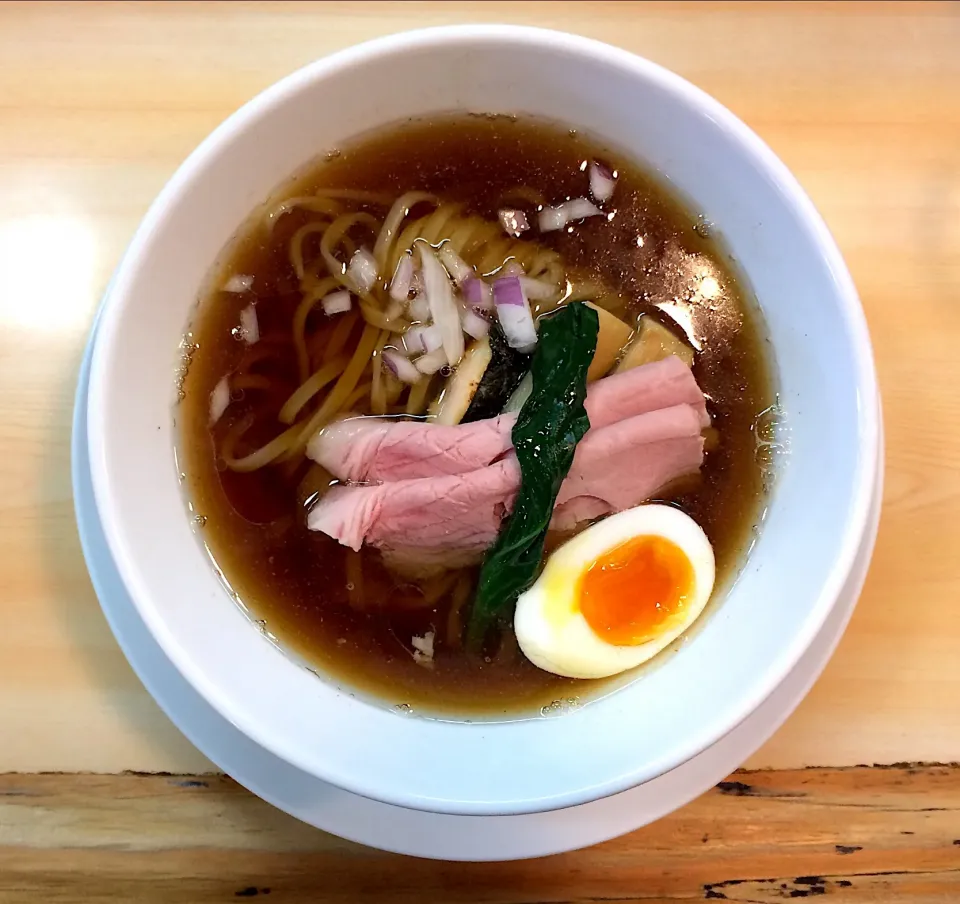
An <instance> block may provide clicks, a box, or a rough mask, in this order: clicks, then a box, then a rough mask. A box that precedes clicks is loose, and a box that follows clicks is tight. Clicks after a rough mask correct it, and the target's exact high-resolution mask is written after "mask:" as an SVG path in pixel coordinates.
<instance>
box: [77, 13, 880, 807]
mask: <svg viewBox="0 0 960 904" xmlns="http://www.w3.org/2000/svg"><path fill="white" fill-rule="evenodd" d="M452 111H466V112H480V113H483V112H498V113H528V114H533V115H536V116H539V117H543V118H547V119H552V120H555V121H559V122H562V123H565V124H569V125H570V126H571V127H576V128H577V129H581V130H584V131H585V132H587V133H589V134H591V135H593V136H596V138H597V139H599V140H600V141H602V142H604V143H606V144H608V145H610V146H614V147H617V148H619V149H621V150H622V151H624V152H626V153H627V154H629V155H630V156H632V157H635V158H637V159H638V160H639V161H641V162H642V163H643V164H645V165H646V166H647V167H648V168H650V169H652V170H655V171H656V172H658V173H659V174H660V175H661V177H662V178H663V179H664V180H667V181H668V182H669V183H670V184H671V185H672V186H673V187H674V188H675V189H676V190H677V191H678V192H679V193H680V194H681V195H683V196H684V197H685V198H686V199H687V200H688V202H689V203H690V204H692V205H693V206H694V208H695V209H696V210H697V211H698V212H699V213H700V214H701V215H702V216H703V217H704V218H705V220H707V221H709V222H710V223H712V224H714V227H715V228H716V229H718V230H719V231H720V233H721V234H722V236H723V239H724V244H725V246H726V248H727V249H729V251H730V253H731V254H732V256H733V257H734V258H735V260H736V262H737V264H738V267H739V269H740V271H741V273H742V274H743V276H744V278H745V280H746V281H747V283H748V284H749V286H750V288H751V289H752V291H753V292H754V293H755V295H756V297H757V299H758V302H759V305H760V307H761V309H762V313H763V315H764V318H765V321H766V326H767V329H768V332H769V337H770V341H771V344H772V349H773V357H774V359H775V366H776V371H777V380H778V387H779V404H780V407H781V410H782V412H783V417H784V421H783V425H782V428H783V431H784V432H783V433H782V435H781V437H780V443H781V446H782V447H783V448H784V449H786V451H785V453H784V454H782V455H781V456H779V458H778V462H777V473H776V477H775V481H774V488H773V491H772V493H771V495H770V498H769V504H768V507H767V509H766V512H765V516H764V519H763V525H762V530H759V531H758V533H757V538H756V542H755V544H754V546H753V548H752V550H751V552H750V554H749V556H748V557H747V558H746V560H745V562H744V564H743V566H742V569H741V571H740V573H739V576H738V578H737V580H736V582H735V583H734V585H733V586H732V587H731V588H730V589H729V591H728V592H727V594H726V596H725V598H724V599H723V600H722V603H721V605H719V606H718V607H716V611H715V612H714V613H713V614H712V615H711V617H710V618H709V619H708V620H706V621H705V623H704V624H703V625H702V627H701V628H700V630H698V631H696V632H695V633H694V634H693V635H692V636H691V637H689V638H687V639H686V640H685V641H684V642H683V643H682V644H681V645H680V648H679V650H678V651H677V652H676V653H675V655H672V656H669V657H665V658H663V659H662V661H659V662H658V663H657V664H656V666H655V667H654V668H651V669H649V670H647V671H646V672H645V673H644V674H643V675H642V677H641V678H639V679H637V680H634V681H632V682H629V683H627V684H626V685H625V686H624V687H622V688H620V689H619V690H618V691H617V692H616V693H612V694H609V695H608V696H606V697H602V698H599V699H596V700H594V701H592V702H590V703H589V704H588V705H585V706H582V707H579V708H576V709H573V710H570V711H564V712H561V713H560V714H553V715H549V716H547V715H534V716H531V717H530V718H527V719H518V720H513V721H501V722H497V721H483V720H480V721H472V722H471V721H466V720H457V719H447V720H440V719H429V718H422V717H418V716H416V715H405V714H403V712H401V711H397V710H396V709H393V708H391V706H390V705H389V703H390V702H400V701H385V702H384V704H383V705H379V704H377V703H376V702H371V701H368V700H364V699H361V698H360V697H359V696H358V695H356V694H355V693H353V692H352V690H351V688H349V687H345V686H344V687H340V686H338V684H337V682H336V681H334V680H333V679H332V678H325V677H324V676H323V675H319V676H318V675H317V674H316V673H314V672H313V671H310V670H308V669H307V668H306V667H305V666H304V664H303V663H301V662H299V661H297V660H296V658H294V657H291V656H288V655H286V654H285V653H284V651H283V650H281V649H279V648H278V647H277V646H275V645H273V644H271V643H269V642H268V641H267V640H266V639H265V638H264V637H263V636H261V634H260V632H259V631H258V630H257V629H256V627H255V626H254V625H253V623H252V622H251V620H250V618H249V617H248V615H246V614H245V613H244V612H243V611H242V609H241V608H240V607H239V606H238V605H237V603H236V601H235V600H234V599H233V598H231V594H230V593H229V591H228V589H227V588H226V587H225V585H224V582H223V581H222V580H221V579H220V577H219V576H218V574H217V573H216V571H215V569H214V567H213V566H212V564H211V562H210V559H209V558H208V556H207V555H206V554H205V552H204V549H203V547H202V545H201V544H200V543H199V542H198V541H197V537H196V536H195V529H194V527H195V526H194V525H193V524H192V523H191V520H192V519H191V517H190V515H189V513H188V510H187V506H186V503H185V499H184V496H183V491H182V488H181V482H180V479H179V473H178V471H179V469H178V467H177V464H176V461H175V455H174V447H175V440H176V427H175V419H176V413H177V409H176V379H175V377H176V372H177V368H178V366H179V365H180V355H181V352H180V342H181V338H182V336H183V334H184V331H185V329H186V328H187V324H188V323H189V321H190V318H191V315H192V314H193V312H194V310H195V307H196V305H197V302H198V298H199V295H200V292H201V287H202V286H203V284H204V282H205V278H206V276H207V274H208V273H209V271H210V270H211V267H212V266H213V265H214V263H215V262H216V261H217V259H218V256H219V255H220V254H221V252H222V250H223V249H224V247H225V245H226V244H227V243H228V241H229V240H230V238H231V237H232V236H233V234H234V233H235V231H236V230H237V229H238V227H239V226H240V225H241V223H243V221H244V220H245V219H246V217H247V216H248V215H249V213H250V212H251V211H252V210H253V209H254V208H255V207H256V206H257V205H259V204H261V203H262V202H263V201H264V200H265V199H266V198H267V197H268V196H269V195H271V193H272V192H273V191H274V190H275V189H276V188H277V186H279V185H280V184H281V183H283V182H284V181H285V180H287V179H288V178H289V177H290V176H291V175H292V174H293V173H295V172H296V171H298V170H300V169H301V168H302V167H303V166H304V165H305V164H306V163H308V162H309V161H310V160H312V159H314V158H316V157H317V155H318V154H320V153H322V152H324V151H325V150H328V149H330V148H334V147H336V146H337V145H339V144H341V143H342V142H344V141H347V140H349V139H351V138H352V137H354V136H357V135H361V134H363V133H366V132H369V131H370V130H371V129H374V128H375V127H378V126H381V125H385V124H388V123H393V122H396V121H398V120H403V119H405V118H409V117H416V116H420V115H424V114H428V113H434V112H452ZM878 412H879V405H878V397H877V386H876V379H875V375H874V370H873V363H872V357H871V349H870V344H869V337H868V335H867V331H866V327H865V323H864V318H863V314H862V311H861V308H860V305H859V302H858V299H857V295H856V291H855V289H854V286H853V284H852V282H851V280H850V277H849V275H848V273H847V270H846V268H845V266H844V264H843V261H842V259H841V257H840V254H839V252H838V251H837V248H836V246H835V244H834V242H833V240H832V239H831V237H830V235H829V233H828V231H827V229H826V227H825V226H824V224H823V222H822V220H821V219H820V217H819V216H818V215H817V213H816V211H815V210H814V208H813V206H812V204H811V203H810V201H809V200H808V198H807V197H806V195H805V194H804V193H803V191H802V190H801V188H800V187H799V185H798V184H797V182H796V181H795V180H794V178H793V177H792V176H791V175H790V174H789V172H788V171H787V170H786V168H785V167H784V166H783V164H782V163H780V162H779V161H778V160H777V158H776V157H775V156H774V155H773V154H772V153H771V151H770V150H769V149H768V148H767V147H766V146H765V145H764V144H763V143H762V142H761V141H760V140H759V138H757V136H756V135H754V134H753V133H752V132H751V131H750V130H749V129H748V128H747V127H746V126H745V125H744V124H743V123H741V122H740V121H739V120H738V119H736V118H735V117H734V116H733V115H732V114H731V113H730V112H728V111H727V110H726V109H724V108H723V107H722V106H721V105H719V104H718V103H717V102H716V101H714V100H712V99H711V98H710V97H708V96H707V95H705V94H704V93H702V92H701V91H699V90H698V89H697V88H695V87H693V86H692V85H690V84H689V83H687V82H685V81H684V80H683V79H681V78H679V77H677V76H676V75H673V74H671V73H669V72H667V71H665V70H663V69H662V68H660V67H658V66H656V65H654V64H653V63H650V62H648V61H646V60H643V59H641V58H639V57H636V56H634V55H632V54H629V53H627V52H625V51H622V50H618V49H616V48H613V47H609V46H606V45H603V44H599V43H597V42H594V41H590V40H586V39H583V38H578V37H573V36H570V35H565V34H560V33H556V32H550V31H543V30H538V29H527V28H514V27H499V26H466V27H456V28H441V29H428V30H423V31H416V32H411V33H408V34H403V35H398V36H394V37H389V38H385V39H381V40H377V41H373V42H371V43H368V44H364V45H361V46H359V47H356V48H352V49H349V50H346V51H343V52H341V53H337V54H335V55H333V56H331V57H328V58H326V59H323V60H320V61H318V62H317V63H314V64H312V65H310V66H307V67H306V68H304V69H302V70H300V71H298V72H296V73H294V74H293V75H291V76H289V77H288V78H286V79H284V80H282V81H281V82H279V83H278V84H276V85H274V86H273V87H272V88H269V89H268V90H267V91H265V92H264V93H263V94H261V95H260V96H258V97H256V98H255V99H254V100H252V101H251V102H250V103H249V104H247V105H246V106H245V107H243V108H242V109H241V110H239V111H238V112H237V113H235V114H234V115H233V116H231V117H230V118H229V119H228V120H227V121H226V122H224V123H223V125H221V126H220V127H219V128H218V129H217V130H216V131H215V132H214V133H213V134H212V135H210V137H209V138H207V139H206V140H205V141H204V142H203V144H201V145H200V147H199V148H198V149H197V150H196V151H195V152H194V153H193V154H192V155H191V156H190V157H189V158H188V159H187V161H186V162H185V163H184V164H183V166H182V167H181V168H180V169H179V170H178V171H177V173H176V174H175V175H174V177H173V178H172V179H171V180H170V182H169V183H168V184H167V186H166V187H165V188H164V189H163V191H162V192H161V194H160V195H159V197H158V198H157V200H156V201H155V202H154V204H153V206H152V207H151V209H150V211H149V212H148V214H147V216H146V217H145V219H144V221H143V223H142V225H141V226H140V228H139V230H138V231H137V233H136V236H135V237H134V239H133V242H132V243H131V245H130V248H129V250H128V251H127V253H126V255H125V257H124V259H123V261H122V263H121V265H120V267H119V269H118V271H117V273H116V275H115V278H114V280H113V283H112V286H111V289H110V291H109V293H108V295H107V297H106V299H105V301H104V306H103V309H102V314H101V318H100V325H99V330H98V334H97V339H96V345H95V348H94V354H93V361H92V369H91V379H90V395H89V408H88V429H89V437H90V440H89V448H90V460H91V468H92V478H93V485H94V490H95V496H96V504H97V509H98V512H99V515H100V517H101V519H102V523H103V527H104V532H105V534H106V537H107V541H108V544H109V547H110V550H111V553H112V555H113V557H114V559H115V562H116V564H117V567H118V570H119V572H120V574H121V576H122V579H123V581H124V584H125V585H126V588H127V590H128V591H129V593H130V596H131V598H132V600H133V601H134V604H135V606H136V607H137V610H138V612H139V614H140V616H141V617H142V618H143V620H144V623H145V624H146V626H147V627H148V629H149V630H150V632H151V633H152V634H153V636H154V637H155V638H156V640H157V641H158V643H159V644H160V646H161V647H162V648H163V650H164V652H165V653H166V655H167V656H168V657H169V659H170V661H171V662H172V663H173V664H174V665H175V666H176V668H177V669H178V670H179V671H180V673H181V674H182V675H183V676H184V677H185V678H186V679H187V681H189V682H190V684H191V685H192V686H193V687H194V688H195V689H196V690H197V691H198V692H199V693H200V694H201V695H202V696H203V697H204V698H205V699H206V700H207V701H208V702H209V703H210V704H211V705H212V706H213V707H214V708H215V709H216V710H217V711H218V712H219V713H221V714H222V715H223V716H224V717H225V718H227V719H228V720H229V721H230V722H231V723H233V724H234V725H235V726H237V727H238V728H239V729H240V730H241V731H243V732H244V733H245V734H247V735H248V736H249V737H250V738H252V739H253V740H254V741H256V742H257V743H259V744H260V745H262V746H263V747H264V748H266V749H267V750H269V751H271V752H272V753H274V754H276V755H277V756H279V757H281V758H282V759H284V760H285V761H287V762H289V763H291V764H293V765H295V766H297V767H299V768H300V769H302V770H304V771H306V772H307V773H309V774H311V775H314V776H316V777H318V778H320V779H322V780H324V781H327V782H331V783H333V784H335V785H338V786H340V787H342V788H344V789H347V790H349V791H352V792H355V793H357V794H361V795H364V796H367V797H370V798H373V799H376V800H380V801H384V802H387V803H391V804H396V805H400V806H404V807H410V808H416V809H423V810H428V811H433V812H439V813H459V814H472V815H494V814H517V813H525V812H535V811H544V810H550V809H556V808H561V807H568V806H572V805H576V804H579V803H583V802H585V801H588V800H592V799H596V798H600V797H603V796H606V795H610V794H614V793H616V792H619V791H622V790H624V789H626V788H629V787H632V786H634V785H637V784H639V783H641V782H644V781H647V780H649V779H651V778H653V777H655V776H658V775H660V774H663V773H664V772H666V771H668V770H670V769H671V768H673V767H675V766H677V765H679V764H680V763H683V762H685V761H686V760H688V759H690V758H691V757H693V756H695V755H696V754H697V753H699V752H700V751H702V750H704V749H706V748H707V747H709V746H710V745H711V744H712V743H714V742H715V741H716V740H717V739H719V738H720V737H722V736H723V735H724V734H726V733H727V732H729V731H730V730H731V729H732V728H733V727H735V726H736V725H737V724H739V723H740V722H741V721H742V720H743V719H744V718H745V717H746V716H747V715H749V714H750V713H751V712H752V711H753V710H754V709H755V708H756V707H757V706H758V705H759V704H760V703H761V702H762V701H763V700H764V699H765V698H766V697H767V696H768V695H769V694H770V693H771V691H772V690H773V689H774V688H775V687H776V686H777V685H778V684H779V682H780V681H781V679H782V678H783V677H784V676H785V675H786V674H787V672H788V671H789V670H790V669H791V668H792V666H793V665H794V664H795V663H796V662H797V660H798V659H799V658H800V656H801V655H802V654H803V652H804V651H805V650H806V648H807V647H808V646H809V644H810V643H811V641H812V640H813V639H814V637H815V636H816V634H817V632H818V630H819V629H820V627H821V625H822V624H823V622H824V619H825V618H826V617H827V615H828V614H829V613H830V611H831V609H832V608H833V607H834V605H835V603H836V601H837V597H838V594H839V593H840V591H841V588H842V587H843V585H844V582H845V581H846V579H847V576H848V574H849V572H850V570H851V568H852V566H853V563H854V559H855V556H856V554H857V552H858V550H859V549H860V547H861V541H862V540H863V539H864V537H865V535H866V530H867V523H868V516H869V508H870V501H871V497H872V494H873V488H874V481H875V477H876V473H877V467H878V451H877V450H878Z"/></svg>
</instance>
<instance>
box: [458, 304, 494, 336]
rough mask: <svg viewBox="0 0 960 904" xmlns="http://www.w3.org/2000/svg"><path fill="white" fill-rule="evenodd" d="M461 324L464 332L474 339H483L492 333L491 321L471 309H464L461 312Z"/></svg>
mask: <svg viewBox="0 0 960 904" xmlns="http://www.w3.org/2000/svg"><path fill="white" fill-rule="evenodd" d="M460 324H461V325H462V326H463V331H464V332H465V333H466V334H467V335H468V336H471V337H473V338H474V339H482V338H483V337H484V336H486V335H487V333H489V332H490V321H489V320H487V319H486V317H481V316H480V315H479V314H478V313H477V312H476V311H474V310H472V309H471V308H464V309H463V310H462V311H461V312H460Z"/></svg>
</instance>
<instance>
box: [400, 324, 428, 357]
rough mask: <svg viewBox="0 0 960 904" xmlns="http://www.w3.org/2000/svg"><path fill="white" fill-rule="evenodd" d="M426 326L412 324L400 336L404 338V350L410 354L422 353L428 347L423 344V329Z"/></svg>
mask: <svg viewBox="0 0 960 904" xmlns="http://www.w3.org/2000/svg"><path fill="white" fill-rule="evenodd" d="M425 329H426V327H422V326H412V327H410V329H408V330H407V331H406V332H405V333H404V334H403V335H402V336H401V337H400V338H401V339H402V340H403V348H404V351H406V353H407V354H408V355H422V354H423V353H424V352H425V351H426V348H424V346H423V331H424V330H425Z"/></svg>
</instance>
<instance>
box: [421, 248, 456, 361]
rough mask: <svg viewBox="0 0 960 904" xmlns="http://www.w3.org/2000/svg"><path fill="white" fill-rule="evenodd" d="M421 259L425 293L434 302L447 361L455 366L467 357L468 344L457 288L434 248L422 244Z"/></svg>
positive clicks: (434, 321)
mask: <svg viewBox="0 0 960 904" xmlns="http://www.w3.org/2000/svg"><path fill="white" fill-rule="evenodd" d="M420 262H421V264H420V265H421V268H422V270H423V285H424V294H425V295H426V296H427V301H428V302H429V303H430V316H431V317H432V318H433V323H434V326H436V327H437V328H438V329H439V330H440V335H441V336H442V337H443V351H444V353H445V354H446V356H447V363H448V364H449V365H450V366H451V367H455V366H456V365H457V364H459V363H460V359H461V358H462V357H463V352H464V344H463V330H462V329H461V328H460V312H459V310H458V309H457V303H456V301H454V299H453V287H452V286H451V285H450V280H449V279H448V278H447V272H446V270H444V269H443V267H442V266H440V261H438V260H437V258H436V257H435V255H434V253H433V250H432V249H431V248H430V247H429V246H428V245H427V244H425V243H424V244H421V245H420Z"/></svg>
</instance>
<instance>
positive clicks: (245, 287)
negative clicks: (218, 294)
mask: <svg viewBox="0 0 960 904" xmlns="http://www.w3.org/2000/svg"><path fill="white" fill-rule="evenodd" d="M252 288H253V277H252V276H250V275H249V274H246V273H234V274H233V276H231V277H230V279H228V280H227V281H226V282H225V283H224V284H223V291H224V292H249V291H250V289H252Z"/></svg>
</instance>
